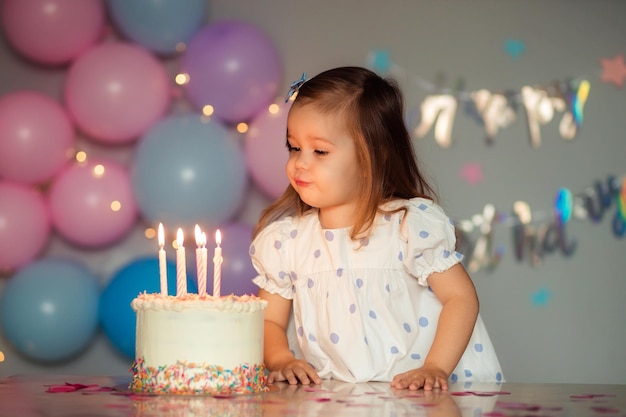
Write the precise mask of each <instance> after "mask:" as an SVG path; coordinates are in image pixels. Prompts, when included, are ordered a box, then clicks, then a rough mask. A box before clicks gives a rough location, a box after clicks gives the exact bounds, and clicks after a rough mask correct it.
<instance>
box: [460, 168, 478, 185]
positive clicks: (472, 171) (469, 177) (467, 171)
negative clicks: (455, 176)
mask: <svg viewBox="0 0 626 417" xmlns="http://www.w3.org/2000/svg"><path fill="white" fill-rule="evenodd" d="M459 176H460V177H461V178H463V179H464V180H465V181H467V183H468V184H470V185H476V184H478V183H480V182H482V180H483V166H482V165H481V164H470V163H467V164H465V165H463V168H461V170H460V171H459Z"/></svg>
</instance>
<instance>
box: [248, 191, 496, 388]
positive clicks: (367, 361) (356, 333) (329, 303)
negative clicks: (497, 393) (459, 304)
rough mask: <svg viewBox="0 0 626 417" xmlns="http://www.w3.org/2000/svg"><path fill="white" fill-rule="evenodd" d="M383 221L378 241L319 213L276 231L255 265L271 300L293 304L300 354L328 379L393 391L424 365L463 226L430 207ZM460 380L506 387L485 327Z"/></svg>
mask: <svg viewBox="0 0 626 417" xmlns="http://www.w3.org/2000/svg"><path fill="white" fill-rule="evenodd" d="M401 206H405V207H406V212H405V210H401V211H399V212H397V213H394V214H391V215H384V216H383V215H380V216H378V218H377V219H376V222H375V225H376V226H375V230H374V232H373V233H372V235H371V236H370V237H369V238H368V239H363V240H361V241H360V242H353V241H352V240H351V239H350V236H349V233H350V229H349V228H345V229H322V228H321V225H320V223H319V220H318V216H317V211H312V212H311V213H309V214H307V215H305V216H303V217H300V218H292V217H288V218H285V219H282V220H279V221H277V222H274V223H272V224H270V225H269V226H267V227H266V228H265V229H264V230H263V231H262V232H261V233H260V234H259V235H258V236H257V237H256V239H255V240H254V242H252V245H251V246H250V255H251V257H252V263H253V264H254V267H255V268H256V270H257V271H258V273H259V275H258V276H257V277H256V278H254V282H255V283H256V284H257V285H258V286H259V287H261V288H263V289H265V290H266V291H268V292H270V293H274V294H278V295H280V296H282V297H284V298H287V299H292V300H293V317H292V323H291V325H292V329H291V330H292V331H293V333H292V334H290V344H291V347H292V349H293V350H294V352H295V353H296V356H298V357H302V358H304V359H305V360H306V361H307V362H309V363H310V364H311V365H312V366H313V367H314V368H315V369H316V371H317V372H318V374H319V375H320V377H322V378H333V379H337V380H341V381H348V382H365V381H391V379H392V378H393V377H394V376H395V375H397V374H398V373H401V372H404V371H407V370H410V369H414V368H418V367H420V366H421V365H422V364H423V361H424V359H425V358H426V355H427V354H428V350H429V348H430V346H431V344H432V341H433V339H434V336H435V331H436V328H437V320H438V317H439V313H440V311H441V303H440V302H439V300H438V299H437V298H436V297H435V295H434V293H433V292H432V291H431V290H430V289H429V287H428V282H427V278H428V276H429V275H430V274H431V273H433V272H441V271H445V270H446V269H448V268H450V267H451V266H453V265H455V264H456V263H458V262H460V261H461V259H462V255H460V254H459V253H457V252H455V250H454V247H455V236H454V226H453V225H452V223H451V221H450V220H449V219H448V217H447V216H446V215H445V213H444V212H443V211H442V210H441V208H440V207H439V206H438V205H436V204H434V203H432V202H431V201H430V200H426V199H421V198H415V199H412V200H409V201H404V200H403V201H395V202H392V203H389V204H388V205H387V207H386V208H388V209H390V208H397V207H401ZM450 379H451V380H452V381H456V380H467V381H498V382H502V381H504V379H503V376H502V371H501V368H500V364H499V362H498V358H497V356H496V353H495V351H494V348H493V346H492V343H491V340H490V338H489V335H488V333H487V330H486V328H485V325H484V323H483V321H482V319H481V318H480V316H479V317H478V320H477V322H476V326H475V328H474V332H473V334H472V337H471V340H470V342H469V344H468V346H467V349H466V351H465V353H464V355H463V357H462V358H461V360H460V362H459V364H458V365H457V367H456V369H455V370H454V372H453V373H452V374H451V377H450Z"/></svg>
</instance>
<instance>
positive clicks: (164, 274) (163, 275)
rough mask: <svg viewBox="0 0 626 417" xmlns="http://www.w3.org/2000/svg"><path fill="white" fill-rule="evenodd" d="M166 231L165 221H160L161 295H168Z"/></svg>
mask: <svg viewBox="0 0 626 417" xmlns="http://www.w3.org/2000/svg"><path fill="white" fill-rule="evenodd" d="M164 246H165V233H164V232H163V223H159V277H160V282H161V295H163V296H165V297H167V263H166V260H165V249H164V248H163V247H164Z"/></svg>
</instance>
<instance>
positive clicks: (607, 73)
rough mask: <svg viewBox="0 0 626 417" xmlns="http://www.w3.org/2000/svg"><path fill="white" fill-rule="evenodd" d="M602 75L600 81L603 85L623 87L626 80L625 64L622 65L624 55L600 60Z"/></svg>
mask: <svg viewBox="0 0 626 417" xmlns="http://www.w3.org/2000/svg"><path fill="white" fill-rule="evenodd" d="M600 64H602V74H601V75H600V80H601V81H602V82H604V83H613V84H615V86H616V87H619V88H622V87H624V80H625V79H626V64H624V55H622V54H617V55H615V58H613V59H609V58H601V59H600Z"/></svg>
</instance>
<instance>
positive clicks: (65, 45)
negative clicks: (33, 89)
mask: <svg viewBox="0 0 626 417" xmlns="http://www.w3.org/2000/svg"><path fill="white" fill-rule="evenodd" d="M0 14H1V15H2V26H3V27H4V31H5V33H6V36H7V39H8V40H9V42H10V44H11V45H12V46H13V47H14V48H15V49H16V50H17V51H18V52H19V53H21V54H22V55H24V56H25V57H26V58H28V59H30V60H33V61H36V62H38V63H43V64H52V65H55V64H63V63H67V62H69V61H71V60H72V59H74V58H75V57H77V56H78V55H79V54H81V53H82V52H84V51H86V50H87V49H88V48H89V47H90V46H91V45H93V44H95V43H96V42H97V41H98V40H99V39H100V37H101V35H102V33H103V28H104V21H105V15H104V5H103V3H102V1H101V0H28V1H24V0H4V1H3V2H2V10H1V13H0Z"/></svg>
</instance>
